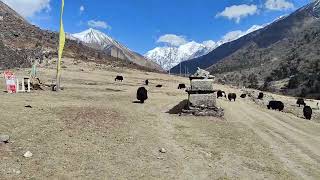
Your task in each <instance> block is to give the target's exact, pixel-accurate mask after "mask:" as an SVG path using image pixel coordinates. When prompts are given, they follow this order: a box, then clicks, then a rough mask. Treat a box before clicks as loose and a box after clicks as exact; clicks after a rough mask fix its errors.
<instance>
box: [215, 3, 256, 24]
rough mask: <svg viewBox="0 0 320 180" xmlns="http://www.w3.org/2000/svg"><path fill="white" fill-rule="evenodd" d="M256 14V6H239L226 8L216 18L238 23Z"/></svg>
mask: <svg viewBox="0 0 320 180" xmlns="http://www.w3.org/2000/svg"><path fill="white" fill-rule="evenodd" d="M257 13H258V7H257V6H256V5H247V4H241V5H233V6H230V7H226V8H225V9H224V10H223V11H222V12H220V13H218V14H217V15H216V17H225V18H228V19H230V20H234V21H235V22H236V23H239V22H240V20H241V19H242V18H245V17H247V16H250V15H254V14H257Z"/></svg>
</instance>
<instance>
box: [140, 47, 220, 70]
mask: <svg viewBox="0 0 320 180" xmlns="http://www.w3.org/2000/svg"><path fill="white" fill-rule="evenodd" d="M216 47H217V44H216V43H215V42H213V41H206V42H203V43H197V42H195V41H191V42H188V43H186V44H183V45H181V46H178V47H172V46H164V47H156V48H155V49H153V50H150V51H148V52H147V53H146V54H145V57H147V58H148V59H150V60H152V61H154V62H156V63H157V64H159V65H160V66H161V67H162V68H163V69H165V70H169V69H171V68H172V67H174V66H176V65H177V64H179V63H180V62H181V61H185V60H188V59H191V58H196V57H199V56H202V55H205V54H207V53H209V52H210V51H212V50H213V49H214V48H216Z"/></svg>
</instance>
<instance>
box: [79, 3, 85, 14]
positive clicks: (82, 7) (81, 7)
mask: <svg viewBox="0 0 320 180" xmlns="http://www.w3.org/2000/svg"><path fill="white" fill-rule="evenodd" d="M79 10H80V14H82V13H83V12H84V10H85V9H84V6H83V5H81V6H80V8H79Z"/></svg>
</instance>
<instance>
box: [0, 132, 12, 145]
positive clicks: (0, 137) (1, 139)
mask: <svg viewBox="0 0 320 180" xmlns="http://www.w3.org/2000/svg"><path fill="white" fill-rule="evenodd" d="M9 139H10V136H9V135H5V134H1V135H0V143H8V142H9Z"/></svg>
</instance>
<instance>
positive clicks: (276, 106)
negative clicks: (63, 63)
mask: <svg viewBox="0 0 320 180" xmlns="http://www.w3.org/2000/svg"><path fill="white" fill-rule="evenodd" d="M115 81H121V82H122V81H123V77H122V76H116V78H115ZM145 85H146V86H148V85H149V80H148V79H147V80H145ZM156 87H157V88H161V87H162V85H161V84H159V85H157V86H156ZM185 88H186V85H185V84H179V85H178V89H185ZM220 97H224V98H227V99H229V101H236V99H237V94H236V93H229V94H228V96H227V94H226V93H225V92H224V91H221V90H218V91H217V98H220ZM240 97H241V98H243V99H244V98H246V97H247V94H241V95H240ZM263 97H264V94H263V93H262V92H260V93H259V95H258V97H257V99H260V100H262V99H263ZM137 99H138V100H139V101H140V103H144V101H145V100H147V99H148V91H147V89H146V88H145V87H139V88H138V90H137ZM297 104H298V105H299V107H300V106H301V105H303V106H304V108H303V115H304V117H305V118H306V119H308V120H311V117H312V108H311V107H310V106H308V105H307V104H306V103H305V102H304V99H302V98H299V99H298V100H297ZM267 108H268V109H273V110H279V111H283V109H284V103H283V102H281V101H274V100H272V101H270V102H269V104H268V105H267Z"/></svg>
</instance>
